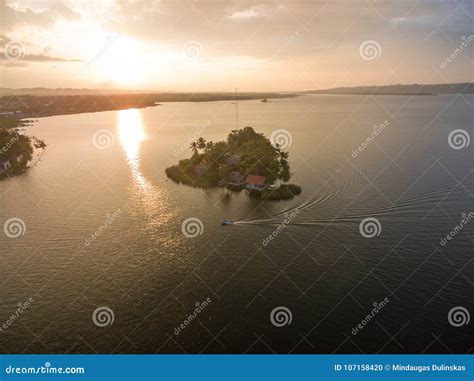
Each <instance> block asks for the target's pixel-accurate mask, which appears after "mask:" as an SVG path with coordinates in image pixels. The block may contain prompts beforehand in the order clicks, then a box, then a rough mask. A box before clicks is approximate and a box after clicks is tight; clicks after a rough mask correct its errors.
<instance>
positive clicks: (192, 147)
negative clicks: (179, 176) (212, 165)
mask: <svg viewBox="0 0 474 381" xmlns="http://www.w3.org/2000/svg"><path fill="white" fill-rule="evenodd" d="M189 148H191V150H192V151H193V156H196V155H197V154H198V143H197V142H192V143H191V144H190V145H189Z"/></svg>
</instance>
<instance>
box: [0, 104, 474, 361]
mask: <svg viewBox="0 0 474 381" xmlns="http://www.w3.org/2000/svg"><path fill="white" fill-rule="evenodd" d="M473 106H474V97H473V96H472V95H463V96H460V95H459V96H454V95H440V96H419V97H407V96H381V97H369V98H367V97H364V96H304V97H300V98H296V99H279V100H275V101H269V102H267V103H262V102H260V101H242V102H239V127H244V126H247V125H248V126H252V127H254V129H256V130H257V131H258V132H262V133H264V134H265V135H266V136H270V135H271V134H272V132H274V131H275V130H279V129H283V130H286V132H285V134H287V135H286V136H285V137H290V138H291V146H289V148H288V149H287V150H288V151H289V152H290V164H291V171H292V174H293V176H292V180H291V182H294V183H296V184H299V185H301V186H302V188H303V193H302V194H301V195H300V196H297V197H296V198H294V199H293V200H290V201H280V202H259V201H258V200H255V199H251V198H249V197H248V196H247V195H246V194H245V192H241V193H231V192H229V191H227V190H225V189H210V190H201V189H194V188H191V187H187V186H182V185H177V184H175V183H173V182H172V181H169V180H168V179H167V178H166V176H165V172H164V171H165V168H166V167H168V166H170V165H172V164H175V163H176V162H177V161H178V160H179V159H183V158H186V157H189V156H190V151H189V149H188V145H189V141H191V140H193V139H195V138H196V137H199V136H203V137H204V138H206V139H207V140H215V141H216V140H222V139H225V138H226V136H227V134H228V133H229V132H230V130H232V129H234V128H235V104H233V103H232V102H209V103H165V104H163V105H162V106H158V107H154V108H147V109H141V110H122V111H117V112H100V113H93V114H80V115H68V116H55V117H48V118H43V119H40V120H39V121H38V122H37V123H35V124H34V126H33V127H31V128H30V130H29V131H28V133H29V134H31V135H34V136H37V137H39V138H41V139H44V140H45V142H46V143H47V144H48V147H47V149H46V151H45V153H44V155H43V156H42V158H41V161H39V162H38V163H37V164H36V165H35V166H34V167H33V168H32V169H31V170H29V171H28V172H27V173H26V174H25V175H23V176H21V177H17V178H13V179H8V180H6V181H2V182H1V183H0V197H1V198H0V205H1V223H2V225H3V224H5V223H6V221H7V220H8V219H10V218H19V219H21V220H22V221H23V222H24V227H25V228H24V229H23V228H22V227H21V226H20V236H19V237H17V238H10V237H8V236H7V235H6V234H2V235H1V238H0V243H1V247H2V250H1V256H2V266H1V270H0V276H1V277H0V281H1V287H0V300H1V303H0V323H2V324H3V322H6V323H7V324H6V327H7V328H5V326H4V327H3V329H2V331H1V332H0V351H4V352H15V353H16V352H25V353H37V352H55V353H56V352H57V353H63V352H68V353H96V352H97V353H183V352H187V353H201V352H202V353H243V352H247V353H272V352H276V353H288V352H292V353H333V352H334V353H362V352H365V353H377V352H382V353H421V352H425V353H449V352H454V353H466V352H468V351H469V350H471V351H472V346H473V342H472V337H473V329H472V327H473V324H472V322H471V323H470V325H463V326H460V327H454V326H453V325H451V324H450V322H449V319H448V315H449V311H450V310H451V309H452V308H453V307H459V306H460V307H464V308H466V309H467V310H468V311H470V314H471V315H472V314H473V313H474V306H473V298H472V295H473V294H474V286H473V281H474V278H473V274H474V271H473V270H474V264H473V262H472V258H473V257H472V253H473V250H472V246H473V245H472V243H473V237H474V221H471V222H469V223H467V224H465V225H463V226H462V228H461V229H458V230H459V231H457V232H456V234H455V236H454V237H453V238H452V239H450V240H449V241H447V243H446V244H444V245H442V243H441V239H442V238H443V237H446V235H448V234H449V233H450V232H451V231H453V230H454V229H455V228H456V226H457V225H459V224H460V222H461V220H462V218H463V217H462V215H463V213H465V214H466V215H469V212H471V211H473V192H474V187H473V185H474V173H473V165H472V164H473V147H474V143H473V142H471V143H470V145H469V146H467V147H465V148H463V149H453V148H451V146H450V144H449V142H450V139H449V134H450V132H452V131H453V130H456V129H463V130H465V131H466V132H467V133H468V135H469V136H470V137H472V136H473V133H472V132H473V129H472V126H473V119H474V117H473V113H472V108H473ZM385 121H386V122H385ZM383 123H385V124H384V127H382V128H379V129H378V131H379V132H378V134H377V135H376V136H375V134H374V133H373V131H374V130H373V126H374V125H377V126H381V125H382V124H383ZM94 136H95V138H94ZM369 137H370V139H369V140H368V144H367V145H366V147H365V148H363V149H362V150H361V152H356V153H353V151H354V150H357V147H358V146H360V145H361V144H362V143H363V142H365V141H366V139H368V138H369ZM458 143H459V141H458ZM461 144H462V142H461ZM98 147H99V148H98ZM457 148H459V147H457ZM298 207H299V209H297V210H296V212H295V211H294V208H298ZM292 211H293V213H292ZM284 212H287V214H285V213H284ZM189 218H194V219H198V220H194V221H196V225H194V227H197V230H192V227H193V226H192V225H190V226H188V225H187V226H188V231H186V234H183V230H182V226H183V222H184V221H185V220H187V219H189ZM223 218H227V219H232V220H238V221H241V223H239V224H237V225H234V226H221V225H220V221H221V220H222V219H223ZM366 218H375V219H376V220H371V221H373V225H372V227H375V233H378V235H375V236H373V237H372V238H367V237H364V235H366V236H367V235H369V236H370V235H372V233H373V231H370V229H368V230H367V231H364V230H362V232H363V233H364V234H361V232H360V226H361V222H362V221H363V220H364V219H366ZM468 218H469V217H468ZM285 219H286V222H290V223H289V224H284V225H280V224H281V222H282V221H284V220H285ZM289 220H291V221H289ZM201 224H202V225H201ZM369 227H370V224H369ZM21 233H23V235H21ZM193 233H196V234H197V236H196V237H194V238H190V237H187V235H188V236H189V235H190V234H191V235H192V234H193ZM272 233H274V237H275V238H274V239H272V240H271V241H269V240H265V238H267V237H268V236H269V235H271V234H272ZM10 235H11V234H10ZM29 298H31V300H32V301H31V302H29V305H27V306H26V307H25V308H22V309H21V310H20V311H19V312H18V310H19V307H18V303H19V302H22V303H25V302H26V301H28V300H29ZM208 298H209V299H208ZM385 298H387V299H386V300H388V302H387V301H384V300H385ZM382 301H384V302H383V303H381V302H382ZM374 302H377V303H379V305H378V306H379V307H378V308H377V309H376V310H375V312H374ZM104 307H107V308H104ZM277 307H280V308H281V307H285V309H281V311H282V312H281V313H277V314H276V316H275V315H272V314H271V313H272V310H274V309H275V308H277ZM97 309H98V310H97ZM94 311H97V312H96V313H95V314H94ZM99 311H100V312H99ZM14 314H16V315H17V318H16V319H13V321H12V320H11V318H10V317H11V316H12V315H14ZM191 314H193V318H191V319H189V318H188V316H189V315H191ZM368 314H372V315H373V317H371V318H369V319H366V316H367V315H368ZM290 315H291V319H289V317H290ZM93 316H94V317H95V322H94V319H93ZM194 316H195V318H194ZM271 317H273V318H274V319H273V323H275V324H273V323H272V319H271ZM280 318H283V319H282V320H279V319H280ZM275 319H276V321H275ZM285 319H286V321H285ZM290 320H291V322H290ZM363 320H364V322H363V323H362V321H363ZM279 322H281V323H282V324H284V323H289V324H284V325H283V326H281V327H278V325H280V324H279ZM181 324H182V327H181V328H180V329H178V328H179V327H180V325H181ZM358 324H361V326H362V329H359V330H358V331H357V332H355V334H354V332H353V328H355V327H357V326H358ZM362 324H363V325H362ZM101 325H105V326H103V327H101ZM183 327H184V328H183ZM0 328H1V326H0Z"/></svg>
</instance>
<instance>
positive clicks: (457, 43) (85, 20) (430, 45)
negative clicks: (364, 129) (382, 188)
mask: <svg viewBox="0 0 474 381" xmlns="http://www.w3.org/2000/svg"><path fill="white" fill-rule="evenodd" d="M473 17H474V1H472V0H464V1H462V0H450V1H442V0H391V1H390V0H302V1H299V0H275V1H247V0H234V1H230V0H229V1H226V0H209V1H207V0H202V1H201V0H192V1H188V0H161V1H160V0H133V1H122V0H95V1H83V0H0V28H1V29H0V46H1V55H0V82H1V83H0V85H1V86H3V87H14V88H18V87H40V86H41V87H81V88H82V87H89V88H98V87H101V88H102V87H107V88H130V89H152V90H163V91H173V90H175V91H232V90H233V89H234V88H235V87H238V88H239V89H242V91H259V90H262V91H263V90H265V91H267V90H269V91H283V90H307V89H322V88H329V87H335V86H356V85H379V84H394V83H445V82H468V81H472V78H473V74H474V71H473V67H474V66H473V59H474V54H473V52H474V40H473V39H474V36H472V35H474V22H473V21H474V20H473ZM470 36H471V37H470ZM471 40H472V42H471ZM451 54H454V55H455V57H454V59H451V60H450V61H451V62H447V61H446V59H447V58H448V57H449V56H450V55H451Z"/></svg>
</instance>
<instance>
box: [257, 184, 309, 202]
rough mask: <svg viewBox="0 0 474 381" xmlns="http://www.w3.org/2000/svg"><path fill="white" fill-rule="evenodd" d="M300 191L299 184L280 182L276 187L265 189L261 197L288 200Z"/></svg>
mask: <svg viewBox="0 0 474 381" xmlns="http://www.w3.org/2000/svg"><path fill="white" fill-rule="evenodd" d="M301 192H302V189H301V187H300V186H298V185H295V184H282V185H281V186H280V187H278V188H277V189H267V190H265V191H263V192H262V195H261V197H262V198H264V199H266V200H289V199H290V198H293V197H295V196H297V195H299V194H300V193H301Z"/></svg>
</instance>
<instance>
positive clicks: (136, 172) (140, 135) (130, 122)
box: [118, 109, 151, 191]
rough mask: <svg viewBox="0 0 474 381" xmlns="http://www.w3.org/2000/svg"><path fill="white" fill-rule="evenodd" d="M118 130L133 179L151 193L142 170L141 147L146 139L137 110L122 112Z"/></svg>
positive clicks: (120, 112)
mask: <svg viewBox="0 0 474 381" xmlns="http://www.w3.org/2000/svg"><path fill="white" fill-rule="evenodd" d="M118 129H119V135H120V142H121V143H122V146H123V149H124V150H125V154H126V155H127V162H128V165H129V166H130V168H131V170H132V175H133V178H134V179H135V182H136V183H137V184H138V185H139V186H140V187H141V188H142V189H143V190H144V191H149V190H150V187H151V185H150V184H149V182H148V181H147V180H146V179H145V177H144V176H143V174H142V172H141V170H140V146H141V144H142V142H143V141H144V140H145V139H146V132H145V129H144V128H143V123H142V117H141V114H140V112H139V111H138V110H136V109H129V110H120V111H119V122H118Z"/></svg>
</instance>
